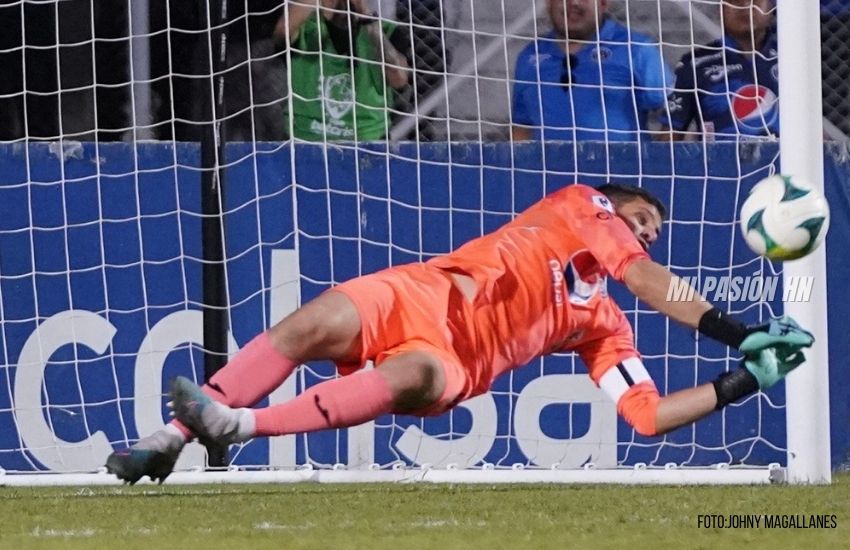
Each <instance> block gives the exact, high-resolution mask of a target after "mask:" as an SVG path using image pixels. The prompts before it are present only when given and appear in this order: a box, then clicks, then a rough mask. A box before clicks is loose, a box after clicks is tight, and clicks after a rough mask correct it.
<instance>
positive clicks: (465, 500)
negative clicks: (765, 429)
mask: <svg viewBox="0 0 850 550" xmlns="http://www.w3.org/2000/svg"><path fill="white" fill-rule="evenodd" d="M700 514H723V515H728V514H786V515H790V514H804V515H806V516H810V515H812V514H835V522H836V527H835V528H834V529H812V528H805V529H803V528H771V529H767V528H764V527H760V528H753V529H711V528H708V529H707V528H702V527H699V526H698V520H697V518H698V516H699V515H700ZM721 546H722V547H725V548H744V549H747V550H751V549H754V548H771V549H779V548H811V549H812V550H813V549H815V548H850V476H848V475H846V474H843V475H839V476H835V477H834V479H833V484H832V485H830V486H823V487H790V486H725V487H706V486H697V487H694V486H686V487H667V486H663V487H656V486H651V487H647V486H588V485H575V486H573V485H557V486H553V485H546V486H539V485H537V486H535V485H511V486H504V485H496V486H494V485H486V486H484V485H430V484H399V485H396V484H380V485H372V484H369V485H318V484H294V485H290V484H286V485H214V486H213V485H204V486H178V485H169V484H167V483H166V484H165V485H162V486H152V485H145V486H136V487H129V486H124V487H99V488H85V487H82V488H81V487H66V488H13V487H0V548H2V549H4V550H5V549H10V550H11V549H15V550H28V549H34V548H62V549H77V548H104V549H113V548H115V549H119V548H120V549H122V550H123V549H134V548H139V549H142V548H144V549H146V550H150V549H157V550H170V549H172V548H182V549H187V550H212V549H218V548H223V549H228V550H241V549H243V548H244V549H248V550H259V549H263V548H275V549H301V548H322V549H334V550H337V549H344V548H356V549H369V550H383V549H387V550H390V549H391V550H414V549H419V548H421V549H429V550H433V549H437V550H449V549H454V548H483V549H503V548H504V549H523V550H524V549H533V550H537V549H548V548H551V549H558V550H564V549H568V548H591V549H592V548H611V549H617V550H640V549H643V548H647V549H652V550H657V549H659V548H676V549H677V550H678V549H681V550H684V549H689V550H690V549H700V548H705V549H709V548H719V547H721Z"/></svg>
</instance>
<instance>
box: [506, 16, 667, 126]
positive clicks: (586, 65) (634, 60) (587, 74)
mask: <svg viewBox="0 0 850 550" xmlns="http://www.w3.org/2000/svg"><path fill="white" fill-rule="evenodd" d="M548 8H549V17H550V19H551V21H552V31H551V32H549V33H547V34H545V35H543V36H542V37H540V38H538V39H537V40H536V41H534V42H532V43H531V44H529V45H528V46H526V47H525V49H523V50H522V52H521V53H520V54H519V57H518V58H517V64H516V74H515V82H514V88H513V113H512V123H513V127H512V131H511V136H512V138H513V139H514V140H527V139H540V138H542V139H563V140H608V141H635V140H636V139H637V138H638V137H639V131H641V130H646V129H647V128H648V126H647V122H648V120H649V119H650V114H651V113H653V111H656V110H657V109H660V108H661V107H663V106H664V105H665V102H666V97H667V88H668V86H669V85H670V84H672V81H673V77H672V74H671V72H670V69H669V68H668V67H667V65H666V64H665V63H664V60H663V58H662V55H661V48H660V46H659V45H658V44H657V43H655V42H653V41H652V40H651V39H650V38H649V37H647V36H645V35H643V34H640V33H638V32H635V31H632V30H630V29H629V28H628V27H626V26H624V25H622V24H620V23H618V22H617V21H615V20H614V19H613V18H611V17H610V16H609V15H607V8H608V1H607V0H548Z"/></svg>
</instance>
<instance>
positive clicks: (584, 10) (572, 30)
mask: <svg viewBox="0 0 850 550" xmlns="http://www.w3.org/2000/svg"><path fill="white" fill-rule="evenodd" d="M607 9H608V0H549V19H551V21H552V27H553V28H554V30H555V32H556V33H558V34H559V35H560V36H562V37H566V38H569V39H570V40H588V39H590V38H593V37H594V36H595V35H596V31H597V29H598V28H599V22H600V21H601V20H602V16H603V15H605V12H606V10H607Z"/></svg>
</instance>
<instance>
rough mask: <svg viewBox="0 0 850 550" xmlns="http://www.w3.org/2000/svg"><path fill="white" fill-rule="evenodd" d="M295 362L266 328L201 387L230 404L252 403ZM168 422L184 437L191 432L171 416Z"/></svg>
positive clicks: (280, 380)
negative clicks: (280, 350) (285, 353)
mask: <svg viewBox="0 0 850 550" xmlns="http://www.w3.org/2000/svg"><path fill="white" fill-rule="evenodd" d="M297 366H298V363H296V362H295V361H292V360H291V359H289V358H288V357H286V356H284V355H282V354H281V353H280V352H279V351H277V349H276V348H275V347H274V346H273V345H272V342H271V339H270V338H269V335H268V332H263V333H262V334H260V335H259V336H257V337H255V338H254V339H253V340H251V341H250V342H248V343H247V344H246V345H245V347H244V348H242V349H241V350H239V353H237V354H236V355H235V356H234V357H233V359H231V360H230V362H229V363H227V365H225V366H224V367H223V368H222V369H221V370H220V371H218V372H217V373H215V374H214V375H213V377H212V378H211V379H210V381H209V382H208V383H206V384H204V386H203V388H202V389H203V391H204V393H205V394H207V395H209V396H210V397H212V398H213V399H215V400H216V401H219V402H221V403H224V404H225V405H228V406H230V407H251V406H253V405H255V404H256V403H257V402H258V401H260V400H261V399H263V398H264V397H266V396H267V395H268V394H270V393H271V392H273V391H274V390H275V389H276V388H277V387H278V386H280V385H281V384H283V382H284V381H285V380H286V379H287V378H288V377H289V375H290V374H292V371H293V370H295V367H297ZM171 424H172V425H173V426H174V427H175V428H177V429H178V430H180V432H181V433H183V435H184V436H186V437H187V438H188V437H191V436H192V432H191V431H190V430H189V429H188V428H187V427H186V426H184V425H183V424H181V423H180V421H179V420H177V419H174V420H172V421H171Z"/></svg>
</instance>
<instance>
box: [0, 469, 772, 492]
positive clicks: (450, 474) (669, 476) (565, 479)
mask: <svg viewBox="0 0 850 550" xmlns="http://www.w3.org/2000/svg"><path fill="white" fill-rule="evenodd" d="M785 479H786V477H785V469H784V468H782V467H780V466H779V465H778V464H771V465H769V466H767V467H762V468H728V467H715V468H640V467H638V468H622V469H611V470H605V469H598V470H597V469H593V468H587V469H581V470H558V469H548V470H544V469H528V468H516V469H498V470H497V469H476V470H462V469H451V468H447V469H436V468H433V469H432V468H426V469H419V468H391V469H356V470H355V469H352V470H347V469H342V468H335V469H315V468H299V469H294V470H257V471H247V470H238V469H231V470H225V471H200V470H199V471H181V472H174V473H173V474H171V475H170V476H169V477H168V480H167V484H168V485H201V484H239V483H246V484H252V483H468V484H513V483H517V484H527V483H536V484H540V483H544V484H561V483H563V484H579V485H581V484H588V485H604V484H611V485H615V484H616V485H765V484H771V483H782V482H784V481H785ZM139 484H143V485H152V484H153V482H152V481H150V480H149V479H148V478H143V479H142V480H141V481H139ZM111 485H115V486H117V485H122V483H121V482H120V481H119V480H118V479H117V478H116V477H115V476H114V475H112V474H109V473H106V472H105V471H104V472H98V473H79V474H70V473H64V474H50V473H43V474H12V473H5V474H0V487H61V486H111Z"/></svg>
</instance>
